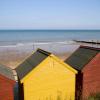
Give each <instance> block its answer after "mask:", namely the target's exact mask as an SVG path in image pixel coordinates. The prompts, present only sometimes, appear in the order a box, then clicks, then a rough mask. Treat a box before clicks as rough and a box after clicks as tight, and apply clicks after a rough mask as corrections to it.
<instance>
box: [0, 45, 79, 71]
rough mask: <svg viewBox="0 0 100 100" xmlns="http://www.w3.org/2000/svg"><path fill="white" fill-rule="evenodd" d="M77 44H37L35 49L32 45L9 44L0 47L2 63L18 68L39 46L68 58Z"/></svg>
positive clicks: (0, 60) (0, 61)
mask: <svg viewBox="0 0 100 100" xmlns="http://www.w3.org/2000/svg"><path fill="white" fill-rule="evenodd" d="M78 47H79V45H77V44H73V45H72V44H71V45H69V44H68V45H66V44H60V45H58V44H57V45H55V44H53V45H52V46H51V45H50V46H48V45H47V46H44V45H42V46H39V45H36V46H35V48H34V49H33V46H32V45H20V46H7V47H0V64H3V65H6V66H8V67H10V68H12V69H14V68H16V67H17V66H18V65H19V64H20V63H22V62H23V61H24V60H25V59H26V58H27V57H28V56H30V55H31V54H32V52H34V51H35V50H36V49H37V48H42V49H43V50H47V51H50V52H52V53H53V54H54V55H56V56H57V57H59V58H60V59H61V60H65V59H67V58H68V57H69V56H70V55H71V54H72V53H73V52H74V51H75V50H76V49H77V48H78Z"/></svg>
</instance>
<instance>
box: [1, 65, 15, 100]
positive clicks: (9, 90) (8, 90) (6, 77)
mask: <svg viewBox="0 0 100 100" xmlns="http://www.w3.org/2000/svg"><path fill="white" fill-rule="evenodd" d="M15 83H16V82H15V79H14V76H13V72H12V69H10V68H8V67H6V66H4V65H1V64H0V100H14V85H15Z"/></svg>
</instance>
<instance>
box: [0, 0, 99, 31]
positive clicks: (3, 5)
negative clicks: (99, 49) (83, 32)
mask: <svg viewBox="0 0 100 100" xmlns="http://www.w3.org/2000/svg"><path fill="white" fill-rule="evenodd" d="M0 29H100V0H0Z"/></svg>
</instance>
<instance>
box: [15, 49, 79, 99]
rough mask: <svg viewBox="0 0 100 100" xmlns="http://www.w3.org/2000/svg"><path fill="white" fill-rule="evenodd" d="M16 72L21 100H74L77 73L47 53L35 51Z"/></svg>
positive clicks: (39, 50)
mask: <svg viewBox="0 0 100 100" xmlns="http://www.w3.org/2000/svg"><path fill="white" fill-rule="evenodd" d="M16 72H17V75H18V78H19V83H20V84H19V86H20V90H19V91H20V94H21V95H20V99H21V100H75V81H76V80H75V77H76V74H77V71H76V70H75V69H73V68H72V67H70V66H69V65H67V64H65V63H64V62H63V61H62V60H60V59H59V58H57V57H56V56H54V55H53V54H51V53H49V52H46V51H44V50H41V49H37V51H36V52H35V53H33V54H32V55H31V56H30V57H28V58H27V59H26V60H25V61H24V62H23V63H21V64H20V65H19V66H18V67H17V68H16ZM22 92H23V93H22Z"/></svg>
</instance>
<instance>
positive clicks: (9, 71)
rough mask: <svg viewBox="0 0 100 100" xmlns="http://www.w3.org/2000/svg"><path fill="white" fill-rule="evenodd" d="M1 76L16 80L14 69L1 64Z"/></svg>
mask: <svg viewBox="0 0 100 100" xmlns="http://www.w3.org/2000/svg"><path fill="white" fill-rule="evenodd" d="M0 74H1V75H3V76H5V77H7V78H9V79H11V80H15V78H14V75H13V71H12V69H11V68H9V67H6V66H4V65H1V64H0Z"/></svg>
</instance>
